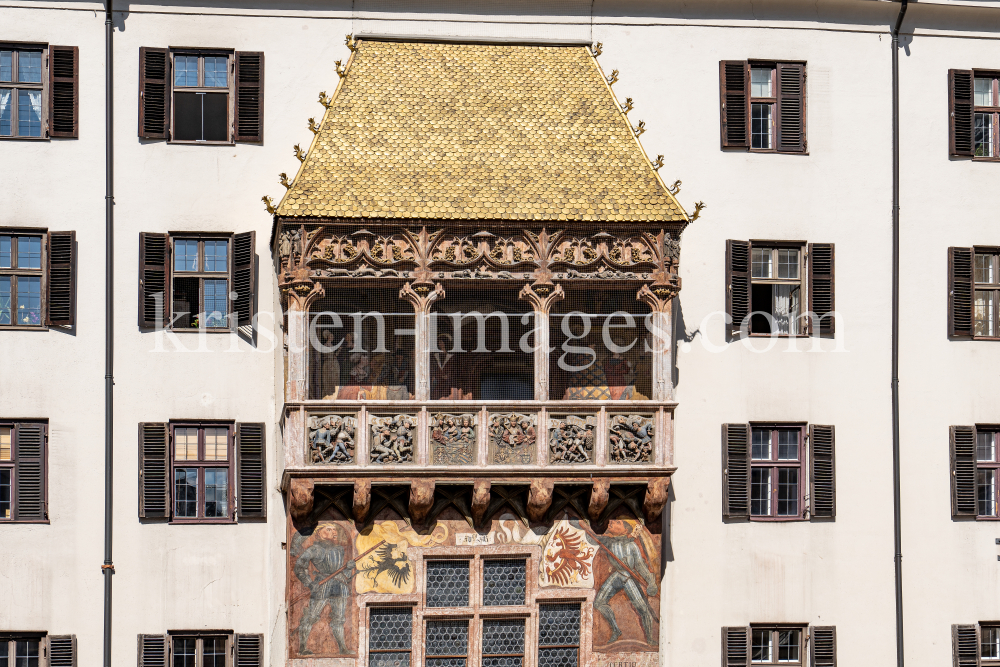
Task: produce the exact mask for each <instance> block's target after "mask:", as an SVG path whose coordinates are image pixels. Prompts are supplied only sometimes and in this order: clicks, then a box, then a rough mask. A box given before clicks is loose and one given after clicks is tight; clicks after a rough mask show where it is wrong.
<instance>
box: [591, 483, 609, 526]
mask: <svg viewBox="0 0 1000 667" xmlns="http://www.w3.org/2000/svg"><path fill="white" fill-rule="evenodd" d="M610 491H611V480H608V479H602V478H600V477H599V478H597V479H595V480H594V488H593V489H592V490H591V492H590V506H589V507H588V508H587V514H588V515H589V516H590V520H591V521H592V522H594V523H597V521H598V519H600V518H601V513H602V512H604V508H605V507H607V506H608V494H609V492H610Z"/></svg>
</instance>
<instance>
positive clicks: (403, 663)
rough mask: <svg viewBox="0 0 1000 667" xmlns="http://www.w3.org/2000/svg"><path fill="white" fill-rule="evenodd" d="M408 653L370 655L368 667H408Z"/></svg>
mask: <svg viewBox="0 0 1000 667" xmlns="http://www.w3.org/2000/svg"><path fill="white" fill-rule="evenodd" d="M409 665H410V654H409V653H372V654H370V655H369V656H368V667H409Z"/></svg>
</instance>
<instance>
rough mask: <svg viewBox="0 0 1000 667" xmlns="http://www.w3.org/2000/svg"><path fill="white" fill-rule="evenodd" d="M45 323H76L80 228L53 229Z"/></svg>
mask: <svg viewBox="0 0 1000 667" xmlns="http://www.w3.org/2000/svg"><path fill="white" fill-rule="evenodd" d="M47 245H48V276H47V289H48V294H47V295H46V306H47V312H46V315H45V324H47V325H48V326H50V327H51V326H60V327H71V326H73V325H74V324H76V232H49V234H48V244H47Z"/></svg>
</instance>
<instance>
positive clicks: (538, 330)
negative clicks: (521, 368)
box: [518, 284, 566, 401]
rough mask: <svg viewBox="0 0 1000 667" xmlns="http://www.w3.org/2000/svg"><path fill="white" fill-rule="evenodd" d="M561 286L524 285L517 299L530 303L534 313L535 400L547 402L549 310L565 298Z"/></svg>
mask: <svg viewBox="0 0 1000 667" xmlns="http://www.w3.org/2000/svg"><path fill="white" fill-rule="evenodd" d="M565 296H566V293H565V292H563V288H562V285H554V286H553V285H552V284H539V285H525V286H524V288H523V289H521V293H520V294H518V298H520V299H524V300H525V301H528V302H530V303H531V307H532V309H533V310H534V312H535V322H534V328H535V336H534V338H535V400H536V401H547V400H549V310H551V308H552V304H554V303H555V302H556V301H561V300H562V299H563V298H565Z"/></svg>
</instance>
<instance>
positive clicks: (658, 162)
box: [653, 155, 680, 194]
mask: <svg viewBox="0 0 1000 667" xmlns="http://www.w3.org/2000/svg"><path fill="white" fill-rule="evenodd" d="M662 166H663V156H662V155H657V156H656V162H654V163H653V171H659V170H660V167H662ZM677 182H678V183H680V181H677ZM668 189H669V188H668ZM671 194H673V193H671Z"/></svg>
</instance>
